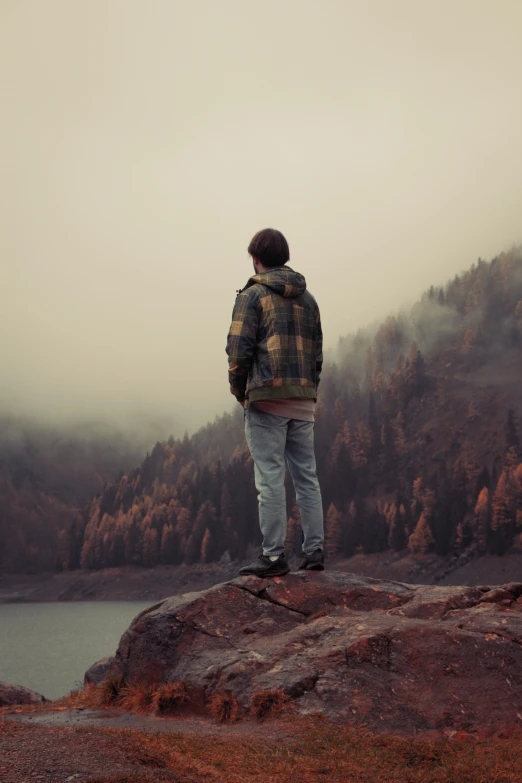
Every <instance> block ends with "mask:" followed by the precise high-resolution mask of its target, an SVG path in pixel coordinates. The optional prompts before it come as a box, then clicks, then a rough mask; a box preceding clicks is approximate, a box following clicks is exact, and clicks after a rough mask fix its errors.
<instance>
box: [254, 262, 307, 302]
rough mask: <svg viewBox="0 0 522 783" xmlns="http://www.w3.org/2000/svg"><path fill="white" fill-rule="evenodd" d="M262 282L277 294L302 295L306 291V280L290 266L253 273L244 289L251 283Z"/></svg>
mask: <svg viewBox="0 0 522 783" xmlns="http://www.w3.org/2000/svg"><path fill="white" fill-rule="evenodd" d="M256 283H260V284H261V285H266V286H267V287H268V288H271V289H272V290H273V291H275V292H276V293H277V294H280V295H281V296H285V297H287V298H291V297H295V296H301V294H304V292H305V291H306V280H305V279H304V276H303V275H302V274H300V273H299V272H295V271H294V270H293V269H291V268H290V267H289V266H277V267H274V269H270V270H269V271H268V272H261V273H260V274H258V275H252V277H251V278H250V279H249V281H248V283H247V284H246V286H245V288H243V291H245V290H246V289H247V288H250V286H251V285H255V284H256Z"/></svg>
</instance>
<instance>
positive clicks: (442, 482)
mask: <svg viewBox="0 0 522 783" xmlns="http://www.w3.org/2000/svg"><path fill="white" fill-rule="evenodd" d="M337 354H338V355H337V357H336V361H335V363H329V364H327V365H325V367H324V370H323V375H322V378H321V383H320V387H319V398H318V403H317V412H316V425H315V438H316V455H317V466H318V475H319V480H320V483H321V489H322V495H323V505H324V511H325V527H326V549H327V554H328V555H329V556H331V557H333V556H336V555H344V556H350V555H351V554H354V553H355V552H361V551H362V552H367V553H371V552H376V551H383V550H386V549H393V550H396V551H402V550H404V549H406V548H407V549H408V550H409V551H411V552H413V553H419V554H423V553H426V552H435V553H437V554H440V555H445V554H448V553H450V552H455V551H459V550H463V549H467V548H471V549H473V550H475V551H476V552H478V553H486V552H490V553H495V554H503V553H504V552H506V551H507V550H508V549H510V548H512V547H516V548H520V549H521V550H522V449H521V433H520V424H519V422H520V417H521V414H522V383H521V381H522V364H521V359H522V248H513V249H512V250H511V251H509V252H506V253H503V254H501V255H500V256H498V257H496V258H495V259H493V260H492V261H491V262H486V261H483V260H481V259H479V260H478V262H477V263H476V264H474V265H473V266H472V267H471V268H470V269H469V270H468V271H466V272H465V273H463V274H461V275H457V276H456V277H455V278H454V279H453V280H452V281H450V282H449V283H447V284H446V285H445V286H441V287H435V286H432V287H431V288H430V289H429V290H428V291H427V292H426V293H425V294H424V295H423V296H422V298H421V300H420V301H419V302H418V303H417V304H416V305H415V306H414V307H413V308H412V311H411V313H409V314H399V315H394V316H389V317H388V318H387V319H386V320H385V321H384V322H383V323H382V324H379V325H377V326H375V327H373V328H369V329H368V328H367V329H361V330H359V331H358V332H357V333H356V334H354V335H350V336H347V337H344V338H341V339H340V340H339V346H338V352H337ZM41 493H42V489H41V488H38V487H35V486H33V485H32V484H31V481H30V480H28V479H27V478H26V479H25V480H24V481H22V483H20V484H19V485H18V487H17V486H16V482H15V480H14V478H13V475H12V471H11V472H10V468H9V461H8V460H6V459H5V458H4V460H3V463H2V464H1V465H0V503H1V506H2V508H3V510H4V513H3V517H2V519H0V567H1V568H2V569H3V570H6V571H22V570H31V571H38V570H44V569H46V568H47V569H48V568H49V566H50V564H51V565H52V568H54V569H76V568H80V567H81V568H89V569H100V568H106V567H111V566H120V565H125V564H136V565H141V566H147V567H152V566H154V565H157V564H160V563H161V564H176V563H189V564H190V563H196V562H213V561H217V560H219V559H220V558H223V557H230V558H232V559H241V558H243V557H245V556H246V555H247V554H248V553H249V552H250V551H251V550H252V548H254V547H256V546H258V545H259V543H260V534H259V527H258V521H257V500H256V491H255V487H254V477H253V465H252V461H251V458H250V455H249V452H248V449H247V446H246V442H245V439H244V433H243V412H242V409H241V408H240V407H239V406H238V408H237V410H236V411H235V412H234V413H233V414H224V415H223V416H221V417H219V418H217V419H216V421H215V422H214V423H212V424H208V425H206V426H205V427H203V428H202V429H201V430H199V431H198V432H197V433H195V434H194V435H193V436H192V437H191V438H189V437H188V436H185V437H184V438H183V439H175V438H174V437H170V438H169V439H168V440H166V441H163V442H157V443H156V445H155V446H154V448H153V449H152V450H151V453H150V454H149V453H148V452H147V455H146V457H145V459H144V460H143V461H142V462H141V464H140V465H139V466H138V467H135V468H134V469H132V470H129V471H126V472H124V471H123V470H122V471H121V472H120V475H119V477H118V478H117V480H115V481H112V482H110V481H109V482H106V483H105V484H104V486H103V489H102V491H100V492H98V494H97V495H96V496H95V497H93V498H92V499H91V500H90V501H89V502H87V503H86V504H85V505H83V506H82V505H81V504H80V503H79V502H78V503H77V504H76V506H75V503H74V502H70V503H66V504H65V506H64V507H63V508H62V507H60V506H56V508H53V507H52V506H51V507H49V506H48V505H46V503H45V502H43V501H42V494H41ZM46 497H49V498H50V499H51V500H53V498H54V496H53V495H52V494H51V495H48V496H46ZM287 516H288V532H287V550H288V551H289V552H299V550H300V545H301V533H300V525H299V510H298V507H297V505H296V502H295V497H294V493H293V487H292V485H291V481H290V480H289V479H287Z"/></svg>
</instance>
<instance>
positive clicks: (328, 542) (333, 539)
mask: <svg viewBox="0 0 522 783" xmlns="http://www.w3.org/2000/svg"><path fill="white" fill-rule="evenodd" d="M341 541H342V533H341V518H340V514H339V512H338V511H337V509H336V507H335V506H334V504H333V503H330V506H329V507H328V511H327V513H326V520H325V550H326V554H327V555H328V556H329V557H335V555H338V554H339V552H340V551H341Z"/></svg>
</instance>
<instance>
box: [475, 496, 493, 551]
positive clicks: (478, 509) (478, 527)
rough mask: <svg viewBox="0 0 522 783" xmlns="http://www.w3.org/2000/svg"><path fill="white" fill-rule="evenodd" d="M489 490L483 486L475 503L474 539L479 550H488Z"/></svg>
mask: <svg viewBox="0 0 522 783" xmlns="http://www.w3.org/2000/svg"><path fill="white" fill-rule="evenodd" d="M489 517H490V509H489V490H488V488H487V487H482V489H481V490H480V494H479V496H478V500H477V503H476V505H475V529H474V536H473V537H474V540H475V541H476V544H477V548H478V551H479V552H486V551H487V547H488V538H489Z"/></svg>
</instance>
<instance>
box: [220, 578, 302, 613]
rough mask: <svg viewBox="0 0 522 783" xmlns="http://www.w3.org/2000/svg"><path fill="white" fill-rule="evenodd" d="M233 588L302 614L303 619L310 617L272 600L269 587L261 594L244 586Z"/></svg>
mask: <svg viewBox="0 0 522 783" xmlns="http://www.w3.org/2000/svg"><path fill="white" fill-rule="evenodd" d="M231 587H235V588H236V589H237V590H244V592H245V593H250V595H253V596H254V598H259V599H261V601H268V603H270V604H275V605H276V606H282V607H283V609H288V611H289V612H295V613H296V614H300V615H301V616H302V617H308V616H309V615H310V612H302V611H301V610H300V609H293V608H292V607H291V606H287V605H286V604H282V603H280V602H279V601H276V600H275V598H272V596H271V595H270V594H269V593H268V587H263V589H262V590H260V591H259V592H256V591H255V590H249V589H248V587H244V586H243V585H231Z"/></svg>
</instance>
